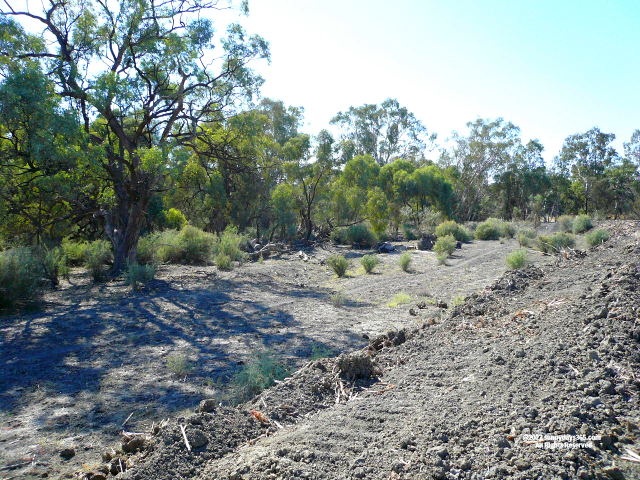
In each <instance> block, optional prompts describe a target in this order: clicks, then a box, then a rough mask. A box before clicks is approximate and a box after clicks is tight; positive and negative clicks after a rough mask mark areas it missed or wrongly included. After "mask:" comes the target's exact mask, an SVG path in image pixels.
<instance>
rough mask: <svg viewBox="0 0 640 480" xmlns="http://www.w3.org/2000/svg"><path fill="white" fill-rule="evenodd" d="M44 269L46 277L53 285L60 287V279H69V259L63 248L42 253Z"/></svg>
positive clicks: (46, 250)
mask: <svg viewBox="0 0 640 480" xmlns="http://www.w3.org/2000/svg"><path fill="white" fill-rule="evenodd" d="M42 268H43V273H44V276H45V277H47V278H48V279H49V280H51V283H52V284H53V285H58V283H59V278H60V277H63V278H69V265H68V264H67V257H66V256H65V254H64V251H63V250H62V248H61V247H58V248H53V249H51V250H48V249H45V250H44V251H43V252H42Z"/></svg>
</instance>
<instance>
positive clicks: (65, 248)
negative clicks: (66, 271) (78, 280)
mask: <svg viewBox="0 0 640 480" xmlns="http://www.w3.org/2000/svg"><path fill="white" fill-rule="evenodd" d="M87 245H88V244H87V242H72V241H71V240H69V239H68V238H65V239H63V240H62V246H61V248H62V254H63V255H64V256H65V257H66V258H67V264H68V265H69V266H71V267H79V266H81V265H83V264H84V254H85V250H86V249H87Z"/></svg>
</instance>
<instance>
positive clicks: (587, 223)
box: [572, 215, 593, 233]
mask: <svg viewBox="0 0 640 480" xmlns="http://www.w3.org/2000/svg"><path fill="white" fill-rule="evenodd" d="M592 227H593V225H592V223H591V217H590V216H589V215H578V216H577V217H576V218H575V219H574V220H573V227H572V230H573V233H583V232H586V231H587V230H590V229H591V228H592Z"/></svg>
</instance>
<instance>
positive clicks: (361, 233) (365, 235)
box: [332, 224, 376, 247]
mask: <svg viewBox="0 0 640 480" xmlns="http://www.w3.org/2000/svg"><path fill="white" fill-rule="evenodd" d="M332 239H333V241H334V242H336V243H340V244H343V245H352V244H354V243H358V244H360V245H362V246H366V247H371V246H373V245H374V244H375V243H376V239H375V236H374V234H373V232H371V230H369V227H367V226H366V225H363V224H358V225H351V226H350V227H347V228H343V229H340V230H337V231H335V232H334V233H333V234H332Z"/></svg>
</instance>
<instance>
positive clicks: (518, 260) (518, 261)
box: [505, 248, 529, 270]
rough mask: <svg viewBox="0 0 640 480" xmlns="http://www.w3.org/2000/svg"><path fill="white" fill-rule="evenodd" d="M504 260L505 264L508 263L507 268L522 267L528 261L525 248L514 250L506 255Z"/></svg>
mask: <svg viewBox="0 0 640 480" xmlns="http://www.w3.org/2000/svg"><path fill="white" fill-rule="evenodd" d="M505 261H506V262H507V265H509V268H510V269H512V270H516V269H518V268H522V267H524V266H526V265H527V263H528V262H529V259H528V257H527V250H526V249H525V248H522V249H520V250H515V251H513V252H511V253H510V254H509V255H507V257H506V258H505Z"/></svg>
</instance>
